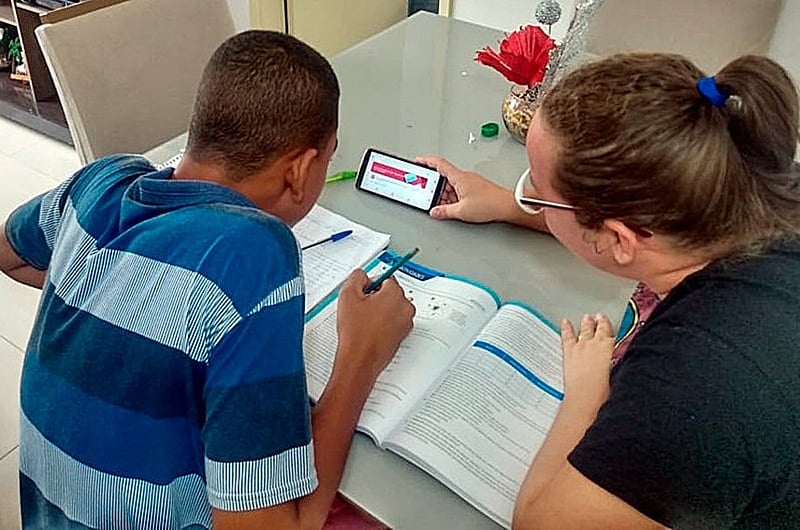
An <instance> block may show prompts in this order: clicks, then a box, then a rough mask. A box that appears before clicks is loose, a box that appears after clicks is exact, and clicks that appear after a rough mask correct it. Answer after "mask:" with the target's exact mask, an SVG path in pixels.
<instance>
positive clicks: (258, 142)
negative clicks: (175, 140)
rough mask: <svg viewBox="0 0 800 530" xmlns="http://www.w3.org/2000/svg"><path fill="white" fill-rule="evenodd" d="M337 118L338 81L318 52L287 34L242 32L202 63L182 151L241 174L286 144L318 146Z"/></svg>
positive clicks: (232, 174) (233, 174)
mask: <svg viewBox="0 0 800 530" xmlns="http://www.w3.org/2000/svg"><path fill="white" fill-rule="evenodd" d="M338 119H339V83H338V81H337V80H336V74H334V72H333V69H332V68H331V65H330V64H329V63H328V61H327V60H326V59H325V58H324V57H323V56H322V55H320V54H319V53H318V52H316V51H315V50H314V49H313V48H311V47H310V46H308V45H307V44H305V43H303V42H301V41H299V40H297V39H296V38H294V37H292V36H290V35H285V34H283V33H278V32H275V31H264V30H251V31H245V32H243V33H239V34H238V35H234V36H233V37H231V38H230V39H228V40H227V41H225V42H224V43H222V45H220V47H219V48H217V50H216V51H215V52H214V55H213V56H212V57H211V59H210V60H209V62H208V64H207V65H206V68H205V71H204V72H203V78H202V80H201V81H200V87H199V89H198V93H197V99H196V101H195V105H194V111H193V113H192V120H191V124H190V125H189V139H188V145H187V150H188V151H189V153H190V154H191V156H192V157H193V158H195V159H196V160H199V161H203V162H209V161H213V162H216V163H219V164H221V165H222V166H223V167H224V169H225V174H226V175H227V176H228V177H229V178H231V179H233V180H241V179H243V178H246V177H247V176H248V175H251V174H253V173H255V172H257V171H259V170H261V169H263V168H264V167H266V166H267V165H268V164H269V163H271V162H272V161H274V159H275V158H277V157H279V156H281V155H284V154H286V153H288V152H290V151H292V150H294V149H308V148H311V149H321V148H322V147H324V145H325V142H326V141H327V140H329V139H330V138H331V136H332V135H333V134H334V133H335V132H336V127H337V126H338Z"/></svg>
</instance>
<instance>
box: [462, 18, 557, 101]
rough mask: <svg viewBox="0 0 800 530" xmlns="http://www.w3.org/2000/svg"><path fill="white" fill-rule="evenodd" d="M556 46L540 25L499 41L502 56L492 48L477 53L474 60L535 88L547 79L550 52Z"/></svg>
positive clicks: (514, 81)
mask: <svg viewBox="0 0 800 530" xmlns="http://www.w3.org/2000/svg"><path fill="white" fill-rule="evenodd" d="M555 47H556V43H555V41H554V40H553V39H551V38H550V37H549V36H548V35H547V33H545V32H544V30H542V28H540V27H539V26H525V27H524V28H520V29H519V30H517V31H515V32H513V33H511V34H510V35H509V36H508V37H506V38H505V39H503V40H502V41H500V53H497V52H495V51H494V50H493V49H491V48H490V47H489V46H487V47H485V48H483V49H482V50H478V52H477V54H476V55H475V60H476V61H478V62H479V63H481V64H484V65H486V66H491V67H492V68H494V69H495V70H497V71H498V72H500V73H501V74H502V75H503V77H505V78H506V79H508V80H509V81H511V82H512V83H516V84H518V85H526V86H529V87H531V86H533V85H535V84H536V83H539V82H540V81H541V80H542V79H544V72H545V69H546V68H547V63H548V61H549V60H550V51H551V50H553V49H554V48H555Z"/></svg>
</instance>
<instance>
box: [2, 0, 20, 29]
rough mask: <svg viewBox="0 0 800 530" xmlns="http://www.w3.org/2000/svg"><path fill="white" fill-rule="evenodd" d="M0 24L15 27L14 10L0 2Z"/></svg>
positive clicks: (5, 3)
mask: <svg viewBox="0 0 800 530" xmlns="http://www.w3.org/2000/svg"><path fill="white" fill-rule="evenodd" d="M0 22H2V23H4V24H8V25H9V26H16V25H17V21H16V20H15V19H14V10H13V9H12V8H11V4H9V3H8V2H3V1H2V0H0Z"/></svg>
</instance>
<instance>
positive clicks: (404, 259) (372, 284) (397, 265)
mask: <svg viewBox="0 0 800 530" xmlns="http://www.w3.org/2000/svg"><path fill="white" fill-rule="evenodd" d="M417 252H419V248H415V249H414V250H412V251H411V252H409V253H408V254H406V255H405V256H403V257H402V258H400V259H399V260H397V261H396V262H395V263H394V264H393V265H392V266H391V267H389V268H388V269H387V270H386V271H385V272H384V273H383V274H381V275H380V276H378V277H377V278H375V279H374V280H372V282H370V284H369V285H367V288H366V289H364V294H370V293H373V292H375V291H377V290H378V288H380V286H381V284H382V283H383V282H384V281H386V280H387V279H389V277H390V276H391V275H392V274H394V273H395V272H397V271H398V270H399V269H400V267H402V266H403V265H405V264H406V263H408V261H409V260H410V259H411V258H413V257H414V256H415V255H416V254H417Z"/></svg>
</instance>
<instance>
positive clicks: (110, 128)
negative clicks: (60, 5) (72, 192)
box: [36, 0, 235, 163]
mask: <svg viewBox="0 0 800 530" xmlns="http://www.w3.org/2000/svg"><path fill="white" fill-rule="evenodd" d="M109 3H112V2H109ZM81 4H83V3H81ZM81 4H76V5H81ZM234 32H235V29H234V25H233V20H232V19H231V14H230V11H229V9H228V4H227V2H226V0H129V1H125V2H120V3H113V5H109V6H107V7H103V8H101V9H97V10H95V11H91V12H88V13H83V14H80V15H78V16H75V17H74V18H68V19H66V20H60V21H57V22H54V23H46V24H43V25H41V26H40V27H38V28H37V29H36V35H37V37H38V39H39V43H40V44H41V47H42V52H43V54H44V57H45V60H46V61H47V65H48V67H49V68H50V72H51V74H52V76H53V81H54V82H55V85H56V89H57V91H58V95H59V97H60V98H61V104H62V106H63V107H64V113H65V114H66V117H67V123H68V124H69V129H70V132H71V134H72V138H73V140H74V142H75V148H76V150H77V151H78V154H79V156H80V158H81V161H82V162H84V163H88V162H91V161H92V160H95V159H97V158H99V157H102V156H105V155H107V154H112V153H143V152H145V151H147V150H148V149H151V148H153V147H155V146H156V145H158V144H160V143H163V142H164V141H166V140H168V139H170V138H173V137H175V136H177V135H178V134H179V133H181V132H183V131H185V130H186V127H187V125H188V123H189V118H190V115H191V110H192V106H193V104H194V98H195V94H196V91H197V85H198V83H199V81H200V77H201V76H202V72H203V68H204V67H205V64H206V62H207V61H208V59H209V58H210V57H211V55H212V53H213V52H214V50H215V49H216V48H217V47H218V46H219V45H220V44H221V43H222V42H223V41H224V40H225V39H226V38H228V37H230V36H231V35H233V34H234Z"/></svg>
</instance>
